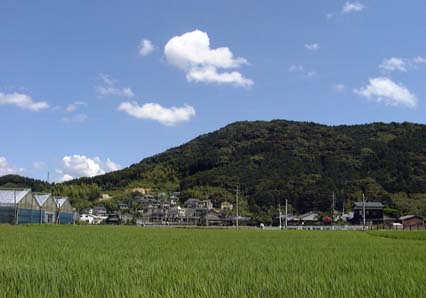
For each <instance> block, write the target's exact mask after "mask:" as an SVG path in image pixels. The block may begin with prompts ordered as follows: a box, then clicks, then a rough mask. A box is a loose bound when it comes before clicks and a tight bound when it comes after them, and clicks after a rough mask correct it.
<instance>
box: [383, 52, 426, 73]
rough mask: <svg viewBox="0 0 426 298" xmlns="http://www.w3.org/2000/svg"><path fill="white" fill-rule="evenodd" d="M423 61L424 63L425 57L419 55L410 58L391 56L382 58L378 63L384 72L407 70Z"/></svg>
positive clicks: (425, 61)
mask: <svg viewBox="0 0 426 298" xmlns="http://www.w3.org/2000/svg"><path fill="white" fill-rule="evenodd" d="M423 63H426V58H424V57H421V56H418V57H416V58H412V59H404V58H398V57H392V58H389V59H383V62H382V63H381V64H380V65H379V68H380V69H381V70H382V72H384V73H391V72H392V71H402V72H407V71H408V70H410V69H413V68H416V66H417V64H423Z"/></svg>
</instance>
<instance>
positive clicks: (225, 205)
mask: <svg viewBox="0 0 426 298" xmlns="http://www.w3.org/2000/svg"><path fill="white" fill-rule="evenodd" d="M232 208H234V205H232V204H231V203H229V202H227V201H225V202H222V204H220V210H229V211H230V210H232Z"/></svg>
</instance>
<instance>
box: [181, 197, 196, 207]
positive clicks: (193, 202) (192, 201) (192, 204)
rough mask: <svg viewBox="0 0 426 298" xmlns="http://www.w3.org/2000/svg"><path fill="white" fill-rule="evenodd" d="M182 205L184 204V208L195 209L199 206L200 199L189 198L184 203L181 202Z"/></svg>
mask: <svg viewBox="0 0 426 298" xmlns="http://www.w3.org/2000/svg"><path fill="white" fill-rule="evenodd" d="M183 205H184V206H185V208H193V209H195V208H198V207H199V205H200V201H199V200H198V199H194V198H190V199H188V200H186V201H185V203H183Z"/></svg>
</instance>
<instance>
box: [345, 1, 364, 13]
mask: <svg viewBox="0 0 426 298" xmlns="http://www.w3.org/2000/svg"><path fill="white" fill-rule="evenodd" d="M364 9H365V5H364V4H362V3H361V2H357V1H355V2H346V3H345V5H344V6H343V8H342V13H343V14H348V13H352V12H361V11H363V10H364Z"/></svg>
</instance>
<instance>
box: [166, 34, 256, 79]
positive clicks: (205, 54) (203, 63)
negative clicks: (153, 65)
mask: <svg viewBox="0 0 426 298" xmlns="http://www.w3.org/2000/svg"><path fill="white" fill-rule="evenodd" d="M164 54H165V56H166V59H167V61H168V62H169V63H170V64H171V65H174V66H176V67H178V68H180V69H182V70H184V71H185V72H186V78H187V80H188V81H195V82H206V83H217V84H233V85H236V86H243V87H249V86H251V85H253V81H252V80H250V79H248V78H245V77H244V76H243V75H242V74H241V73H240V72H237V71H232V72H227V71H219V70H220V69H232V68H238V67H240V66H242V65H244V64H247V60H246V59H244V58H241V57H234V55H233V53H232V52H231V50H230V49H229V48H228V47H220V48H216V49H212V48H210V38H209V36H208V34H207V33H206V32H203V31H200V30H194V31H192V32H187V33H184V34H182V35H180V36H175V37H173V38H171V39H170V40H169V41H168V42H167V44H166V45H165V47H164Z"/></svg>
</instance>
